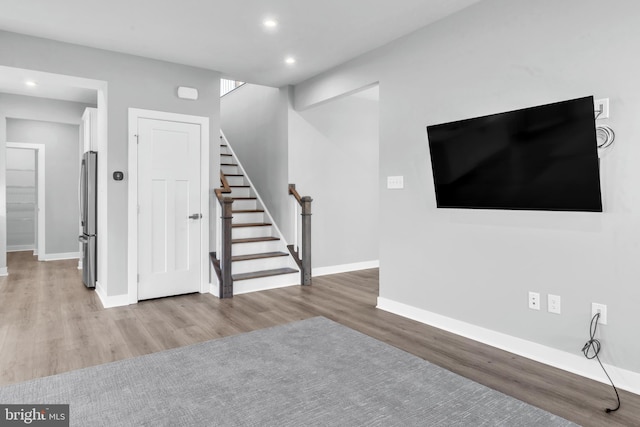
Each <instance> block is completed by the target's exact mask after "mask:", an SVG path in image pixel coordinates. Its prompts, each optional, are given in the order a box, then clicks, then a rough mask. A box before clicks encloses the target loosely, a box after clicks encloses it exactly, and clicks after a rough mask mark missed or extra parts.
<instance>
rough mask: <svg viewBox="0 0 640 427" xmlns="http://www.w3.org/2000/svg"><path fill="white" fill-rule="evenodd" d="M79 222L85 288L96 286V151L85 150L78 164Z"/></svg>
mask: <svg viewBox="0 0 640 427" xmlns="http://www.w3.org/2000/svg"><path fill="white" fill-rule="evenodd" d="M79 199H80V200H79V202H80V224H81V225H82V235H81V236H80V238H79V240H80V243H82V281H83V282H84V284H85V286H86V287H87V288H95V287H96V279H97V257H96V255H97V245H96V240H97V235H96V233H97V229H98V227H97V217H98V209H97V208H98V204H97V200H98V153H97V152H95V151H87V152H86V153H84V154H83V156H82V163H81V165H80V187H79Z"/></svg>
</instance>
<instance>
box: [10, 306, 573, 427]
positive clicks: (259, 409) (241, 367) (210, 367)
mask: <svg viewBox="0 0 640 427" xmlns="http://www.w3.org/2000/svg"><path fill="white" fill-rule="evenodd" d="M0 403H21V404H24V403H29V404H35V403H45V404H53V403H69V404H70V405H71V406H70V408H71V409H70V410H71V417H70V418H71V425H74V426H75V425H77V426H139V425H148V426H518V427H520V426H573V425H575V424H573V423H570V422H568V421H566V420H564V419H562V418H559V417H557V416H555V415H552V414H550V413H548V412H546V411H543V410H541V409H539V408H536V407H533V406H531V405H528V404H526V403H524V402H521V401H519V400H517V399H514V398H512V397H509V396H506V395H504V394H502V393H500V392H497V391H495V390H492V389H490V388H487V387H485V386H482V385H480V384H477V383H474V382H472V381H469V380H467V379H465V378H463V377H461V376H459V375H456V374H454V373H452V372H449V371H447V370H444V369H442V368H440V367H438V366H436V365H433V364H431V363H428V362H426V361H424V360H422V359H420V358H418V357H415V356H413V355H411V354H409V353H406V352H404V351H402V350H399V349H397V348H395V347H392V346H389V345H387V344H384V343H382V342H380V341H378V340H375V339H373V338H370V337H368V336H366V335H363V334H361V333H359V332H356V331H353V330H351V329H349V328H347V327H344V326H342V325H339V324H337V323H335V322H333V321H331V320H328V319H326V318H323V317H316V318H312V319H307V320H303V321H300V322H295V323H290V324H287V325H284V326H277V327H273V328H269V329H263V330H259V331H255V332H250V333H246V334H242V335H237V336H233V337H228V338H222V339H218V340H213V341H208V342H204V343H201V344H195V345H191V346H188V347H181V348H177V349H173V350H168V351H163V352H160V353H154V354H150V355H146V356H141V357H136V358H133V359H127V360H121V361H118V362H114V363H108V364H105V365H100V366H95V367H91V368H86V369H81V370H77V371H72V372H67V373H64V374H60V375H54V376H51V377H45V378H40V379H36V380H32V381H28V382H25V383H20V384H15V385H10V386H5V387H2V388H0Z"/></svg>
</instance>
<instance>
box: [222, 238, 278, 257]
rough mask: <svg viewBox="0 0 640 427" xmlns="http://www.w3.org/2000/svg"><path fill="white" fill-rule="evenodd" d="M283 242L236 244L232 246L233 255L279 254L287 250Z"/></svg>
mask: <svg viewBox="0 0 640 427" xmlns="http://www.w3.org/2000/svg"><path fill="white" fill-rule="evenodd" d="M283 246H284V244H283V243H282V240H271V241H268V242H255V243H235V244H233V245H231V254H232V255H249V254H261V253H264V252H277V251H282V252H284V250H287V248H284V250H283V248H282V247H283Z"/></svg>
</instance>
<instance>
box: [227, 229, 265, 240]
mask: <svg viewBox="0 0 640 427" xmlns="http://www.w3.org/2000/svg"><path fill="white" fill-rule="evenodd" d="M271 233H272V231H271V227H270V226H267V227H234V228H233V229H232V230H231V236H232V237H233V239H251V238H253V237H269V236H271Z"/></svg>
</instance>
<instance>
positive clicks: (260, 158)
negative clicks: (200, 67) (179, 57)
mask: <svg viewBox="0 0 640 427" xmlns="http://www.w3.org/2000/svg"><path fill="white" fill-rule="evenodd" d="M288 105H289V89H288V88H283V89H277V88H271V87H267V86H258V85H251V84H245V85H243V86H241V87H239V88H237V89H236V90H234V91H233V92H230V93H228V94H226V95H225V96H223V97H222V99H221V103H220V119H221V127H222V131H223V132H224V134H225V136H226V137H227V139H228V140H229V144H231V147H232V148H233V150H234V152H235V153H236V155H237V156H238V159H239V160H240V162H241V163H242V165H243V166H244V168H245V172H246V173H247V175H249V178H250V179H251V182H252V183H253V184H254V185H255V187H256V190H257V191H258V193H259V194H260V197H261V198H262V200H263V201H264V203H265V204H266V208H267V209H268V210H269V212H270V213H271V215H272V216H273V220H274V221H275V223H276V224H277V225H278V227H279V228H280V231H282V233H283V234H284V236H285V238H286V239H287V240H290V238H291V233H290V230H289V228H288V224H289V223H290V222H291V212H290V211H289V209H288V208H289V201H290V200H289V199H290V196H289V195H288V194H289V193H288V191H289V190H288V188H289V182H288V176H287V163H288V153H287V147H288V135H287V108H288ZM216 182H218V183H219V182H220V180H219V179H218V180H217V181H216Z"/></svg>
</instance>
